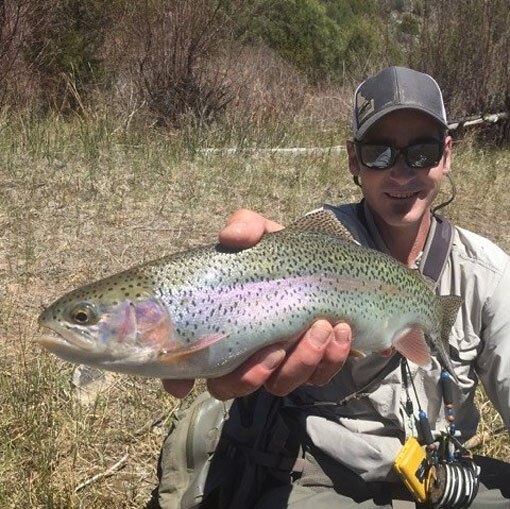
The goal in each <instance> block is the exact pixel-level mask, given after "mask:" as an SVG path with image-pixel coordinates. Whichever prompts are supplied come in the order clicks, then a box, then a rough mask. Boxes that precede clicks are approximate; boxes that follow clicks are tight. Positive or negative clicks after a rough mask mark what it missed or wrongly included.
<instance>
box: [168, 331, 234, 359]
mask: <svg viewBox="0 0 510 509" xmlns="http://www.w3.org/2000/svg"><path fill="white" fill-rule="evenodd" d="M226 337H227V334H211V335H209V336H203V337H201V338H200V340H198V341H195V342H193V343H190V344H189V345H183V346H179V347H177V348H172V349H170V350H162V351H161V352H160V353H159V355H158V361H159V362H161V363H163V364H173V363H174V362H179V361H181V360H184V359H186V358H188V357H191V356H192V355H193V354H195V353H197V352H200V351H202V350H205V349H206V348H209V347H210V346H211V345H214V344H215V343H217V342H218V341H221V340H222V339H223V338H226Z"/></svg>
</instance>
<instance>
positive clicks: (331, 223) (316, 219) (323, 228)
mask: <svg viewBox="0 0 510 509" xmlns="http://www.w3.org/2000/svg"><path fill="white" fill-rule="evenodd" d="M286 230H298V231H309V232H314V233H324V234H326V235H329V236H331V237H339V238H341V239H342V240H346V241H349V242H354V243H356V244H358V245H359V242H358V241H357V240H356V239H355V238H354V237H353V236H352V233H351V232H350V231H349V230H348V229H347V228H346V227H345V226H344V225H343V224H342V223H341V222H340V221H339V220H338V219H337V218H336V216H335V214H334V213H333V212H331V211H330V210H318V211H316V212H310V213H309V214H306V216H303V217H300V218H299V219H298V220H297V221H294V222H293V223H291V224H290V225H289V226H287V228H286Z"/></svg>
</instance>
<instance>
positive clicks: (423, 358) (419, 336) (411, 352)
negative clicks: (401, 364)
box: [393, 328, 431, 366]
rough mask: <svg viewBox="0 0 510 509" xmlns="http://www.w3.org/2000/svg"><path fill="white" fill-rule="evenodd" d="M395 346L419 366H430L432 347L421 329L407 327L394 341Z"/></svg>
mask: <svg viewBox="0 0 510 509" xmlns="http://www.w3.org/2000/svg"><path fill="white" fill-rule="evenodd" d="M393 347H394V348H395V350H397V351H398V352H400V353H401V354H402V355H403V356H404V357H406V358H407V359H409V360H410V361H411V362H414V363H415V364H418V365H419V366H428V365H430V363H431V358H430V348H429V346H428V344H427V341H426V339H425V335H424V334H423V331H422V330H421V329H418V328H410V329H406V330H405V331H404V332H403V333H402V334H401V335H400V336H398V337H397V338H396V339H395V340H394V341H393Z"/></svg>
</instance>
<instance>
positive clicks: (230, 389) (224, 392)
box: [207, 344, 286, 400]
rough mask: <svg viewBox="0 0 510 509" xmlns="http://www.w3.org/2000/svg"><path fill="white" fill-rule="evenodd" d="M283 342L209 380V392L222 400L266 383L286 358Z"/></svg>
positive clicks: (244, 393)
mask: <svg viewBox="0 0 510 509" xmlns="http://www.w3.org/2000/svg"><path fill="white" fill-rule="evenodd" d="M285 356H286V350H285V347H284V346H283V345H282V344H276V345H271V346H269V347H267V348H264V349H262V350H260V351H259V352H257V353H256V354H254V355H252V356H251V357H250V358H249V359H248V360H247V361H246V362H245V363H244V364H242V365H241V366H240V367H239V368H237V369H236V370H234V371H233V372H232V373H229V374H227V375H225V376H222V377H220V378H212V379H209V380H208V381H207V387H208V389H209V392H210V393H211V394H212V395H213V396H214V397H215V398H216V399H220V400H226V399H231V398H235V397H239V396H246V395H247V394H251V393H252V392H254V391H256V390H257V389H258V388H259V387H261V386H262V385H264V383H265V382H266V380H267V379H268V378H269V377H270V376H271V375H272V374H273V372H274V371H275V370H276V369H277V368H278V366H279V365H280V363H281V362H282V361H283V360H284V359H285Z"/></svg>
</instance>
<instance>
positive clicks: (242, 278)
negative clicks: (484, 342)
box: [40, 213, 458, 378]
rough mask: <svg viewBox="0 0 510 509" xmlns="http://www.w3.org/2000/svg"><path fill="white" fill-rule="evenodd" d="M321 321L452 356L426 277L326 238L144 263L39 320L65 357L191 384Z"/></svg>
mask: <svg viewBox="0 0 510 509" xmlns="http://www.w3.org/2000/svg"><path fill="white" fill-rule="evenodd" d="M321 214H322V216H323V215H324V214H325V213H321ZM322 216H321V218H322V219H324V217H322ZM327 221H328V219H326V222H327ZM329 221H331V218H330V219H329ZM333 221H334V220H333ZM457 309H458V307H457ZM457 309H455V312H456V311H457ZM318 318H326V319H328V320H329V321H331V322H333V323H335V322H338V321H341V320H345V321H347V322H349V323H350V324H351V326H352V328H353V336H354V340H353V348H355V349H356V350H359V351H364V352H371V351H382V350H386V349H388V348H390V347H391V346H392V345H393V346H395V345H396V344H398V341H397V340H400V339H401V337H402V336H405V334H406V333H407V332H408V331H409V330H410V329H417V330H420V331H421V332H423V333H424V334H425V335H426V336H427V338H428V340H429V346H431V347H433V348H437V349H439V351H440V353H441V354H442V357H444V356H445V353H444V345H443V343H444V341H445V338H442V337H441V331H442V329H441V323H442V322H443V320H444V316H443V309H442V305H441V299H440V298H438V297H437V296H436V295H435V294H434V292H433V291H432V290H431V289H430V288H429V286H428V285H427V283H426V282H425V281H424V280H423V278H422V277H421V276H419V275H418V274H417V273H416V271H412V270H410V269H408V268H406V267H405V266H403V265H402V264H400V263H399V262H397V261H396V260H394V259H392V258H391V257H389V256H387V255H385V254H383V253H379V252H377V251H374V250H371V249H368V248H365V247H362V246H359V245H357V244H356V243H354V242H352V241H350V240H346V239H345V238H344V237H343V236H336V235H333V234H331V233H330V232H324V231H321V230H320V229H319V230H318V231H315V230H313V229H305V230H301V229H299V228H289V229H285V230H282V231H280V232H277V233H273V234H267V235H266V236H264V237H263V238H262V240H261V241H260V242H259V243H258V244H257V245H256V246H254V247H253V248H250V249H246V250H243V251H238V252H234V251H229V250H226V249H223V248H221V247H219V246H208V247H202V248H196V249H193V250H190V251H187V252H183V253H177V254H174V255H170V256H167V257H165V258H162V259H160V260H156V261H154V262H149V263H147V264H144V265H142V266H139V267H135V268H133V269H130V270H128V271H125V272H123V273H120V274H117V275H114V276H111V277H109V278H106V279H105V280H102V281H99V282H96V283H92V284H90V285H87V286H85V287H83V288H81V289H78V290H75V291H73V292H70V293H69V294H67V295H66V296H64V297H62V298H61V299H59V300H58V301H56V302H55V303H54V304H53V305H52V306H50V307H49V308H48V309H47V310H46V311H45V312H44V313H43V314H42V315H41V318H40V323H41V324H42V325H44V326H46V327H48V328H49V329H51V330H52V331H54V332H55V333H56V335H54V336H52V337H51V338H48V337H46V338H45V339H43V340H42V341H41V342H42V344H43V345H44V346H46V347H47V348H49V349H50V350H52V351H54V352H55V353H57V354H58V355H60V356H61V357H63V358H65V359H68V360H72V361H75V362H85V363H88V364H91V365H94V366H100V367H103V368H105V369H111V370H114V371H121V372H126V373H134V374H139V375H142V376H154V377H162V378H195V377H215V376H220V375H222V374H225V373H228V372H230V371H232V370H233V369H235V368H236V367H237V366H239V364H240V363H241V362H243V361H244V360H245V359H246V358H247V357H249V356H250V355H252V354H253V353H254V352H256V351H257V350H259V349H260V348H262V347H264V346H266V345H269V344H273V343H276V342H292V341H294V340H295V339H296V338H297V337H299V336H300V334H302V333H303V332H304V331H305V330H306V329H307V328H308V327H309V326H310V324H311V323H312V322H313V321H314V320H316V319H318ZM443 361H444V362H445V363H446V364H449V363H450V362H451V361H449V359H446V360H444V359H443ZM447 367H448V368H449V369H450V370H452V366H451V364H449V365H448V366H447Z"/></svg>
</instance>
